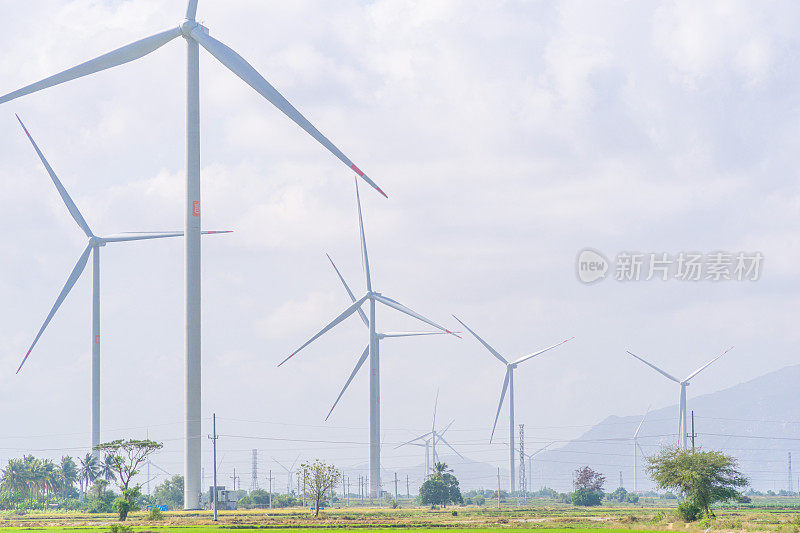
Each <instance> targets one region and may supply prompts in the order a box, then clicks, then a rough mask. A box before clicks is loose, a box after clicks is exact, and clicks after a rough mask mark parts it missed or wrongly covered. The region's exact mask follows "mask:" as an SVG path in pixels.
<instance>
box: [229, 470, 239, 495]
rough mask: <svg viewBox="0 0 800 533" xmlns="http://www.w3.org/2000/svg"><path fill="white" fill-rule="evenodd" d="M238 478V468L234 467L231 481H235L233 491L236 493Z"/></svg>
mask: <svg viewBox="0 0 800 533" xmlns="http://www.w3.org/2000/svg"><path fill="white" fill-rule="evenodd" d="M238 477H239V476H237V475H236V467H235V466H234V467H233V475H232V476H231V479H232V480H233V491H234V492H236V478H238Z"/></svg>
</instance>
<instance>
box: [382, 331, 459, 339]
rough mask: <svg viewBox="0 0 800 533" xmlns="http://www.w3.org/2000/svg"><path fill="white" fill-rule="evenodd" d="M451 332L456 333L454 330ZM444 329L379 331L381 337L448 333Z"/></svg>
mask: <svg viewBox="0 0 800 533" xmlns="http://www.w3.org/2000/svg"><path fill="white" fill-rule="evenodd" d="M452 333H458V332H457V331H454V332H452ZM448 334H449V333H448V332H446V331H390V332H388V333H381V336H382V337H386V338H389V337H419V336H421V335H448Z"/></svg>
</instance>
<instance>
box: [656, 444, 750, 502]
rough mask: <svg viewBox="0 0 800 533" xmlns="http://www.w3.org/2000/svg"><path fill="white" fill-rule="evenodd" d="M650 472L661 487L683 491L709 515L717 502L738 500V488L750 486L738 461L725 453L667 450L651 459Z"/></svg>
mask: <svg viewBox="0 0 800 533" xmlns="http://www.w3.org/2000/svg"><path fill="white" fill-rule="evenodd" d="M647 471H648V473H649V474H650V477H651V479H652V480H653V481H654V482H655V483H656V484H657V485H658V486H659V487H660V488H662V489H673V490H676V491H679V492H680V493H681V495H682V496H683V497H684V499H685V500H687V501H688V502H689V503H691V504H693V505H694V506H696V507H697V508H699V509H700V510H702V511H704V512H705V513H706V515H708V516H714V514H713V513H712V512H711V506H712V505H713V504H714V503H715V502H720V501H725V500H730V499H733V498H738V497H740V496H741V494H740V492H739V491H738V490H737V489H739V488H743V487H746V486H747V477H745V476H744V475H743V474H742V473H741V472H739V470H738V462H737V461H736V459H735V458H733V457H730V456H728V455H725V454H724V453H722V452H713V451H711V452H703V451H700V450H697V451H695V450H689V449H686V450H684V449H681V448H678V447H666V448H663V449H662V450H661V451H660V452H659V453H658V454H657V455H654V456H653V457H650V458H649V459H648V460H647Z"/></svg>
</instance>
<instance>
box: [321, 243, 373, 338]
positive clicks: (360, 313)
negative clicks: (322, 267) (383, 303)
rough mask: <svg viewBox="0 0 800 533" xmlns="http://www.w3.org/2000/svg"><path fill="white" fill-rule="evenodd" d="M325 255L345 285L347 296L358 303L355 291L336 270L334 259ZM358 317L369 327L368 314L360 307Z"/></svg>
mask: <svg viewBox="0 0 800 533" xmlns="http://www.w3.org/2000/svg"><path fill="white" fill-rule="evenodd" d="M325 255H327V256H328V261H330V262H331V266H333V269H334V270H335V271H336V275H337V276H339V281H341V282H342V285H344V290H346V291H347V295H348V296H350V300H352V301H353V302H355V301H356V295H355V294H353V291H351V290H350V286H349V285H347V282H346V281H345V280H344V277H342V273H341V272H339V269H338V268H336V263H334V262H333V259H331V256H330V255H328V254H325ZM358 316H360V317H361V321H362V322H363V323H364V325H365V326H367V327H369V319H368V318H367V315H366V313H364V310H363V309H361V308H360V307H359V308H358Z"/></svg>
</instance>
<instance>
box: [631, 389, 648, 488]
mask: <svg viewBox="0 0 800 533" xmlns="http://www.w3.org/2000/svg"><path fill="white" fill-rule="evenodd" d="M649 412H650V406H649V405H648V406H647V410H646V411H645V412H644V416H642V421H641V422H639V425H638V426H636V431H634V432H633V492H637V491H638V490H639V488H638V487H639V485H638V482H637V473H638V471H639V450H641V446H639V431H640V430H641V429H642V424H644V419H645V418H647V413H649ZM642 455H644V451H642Z"/></svg>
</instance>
